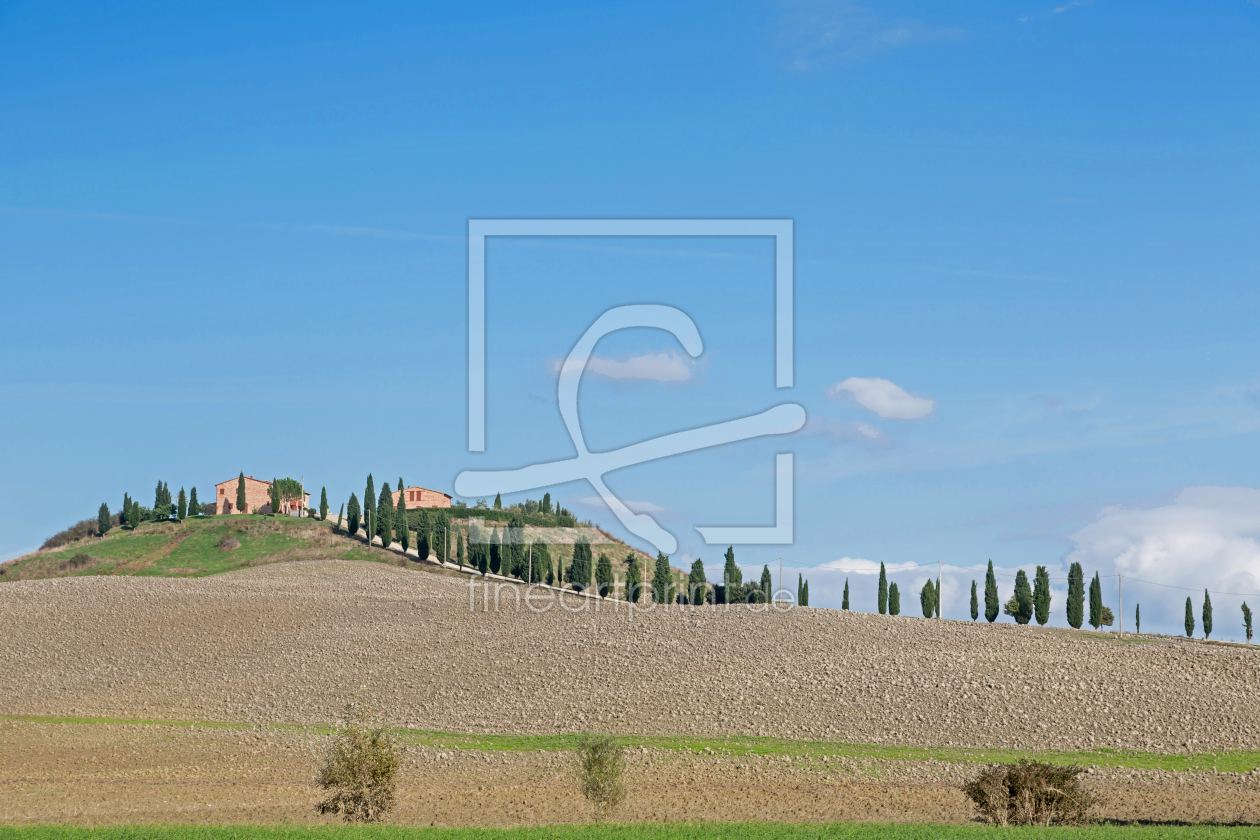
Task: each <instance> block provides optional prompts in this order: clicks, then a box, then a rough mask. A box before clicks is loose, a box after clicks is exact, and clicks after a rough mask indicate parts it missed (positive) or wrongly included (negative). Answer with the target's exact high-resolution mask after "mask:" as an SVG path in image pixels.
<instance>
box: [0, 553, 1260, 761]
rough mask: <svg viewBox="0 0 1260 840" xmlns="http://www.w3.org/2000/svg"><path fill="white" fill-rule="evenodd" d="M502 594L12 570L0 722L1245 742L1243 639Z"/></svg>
mask: <svg viewBox="0 0 1260 840" xmlns="http://www.w3.org/2000/svg"><path fill="white" fill-rule="evenodd" d="M519 592H521V588H520V587H518V586H515V585H510V584H503V585H502V592H501V594H500V604H499V609H498V610H497V611H495V610H494V608H493V606H494V605H493V594H492V595H491V596H490V603H489V606H490V609H489V610H485V605H486V601H485V600H483V593H482V592H481V591H480V590H479V589H478V590H475V591H470V589H469V585H468V583H467V581H465V580H464V579H462V578H460V577H458V576H454V575H449V576H448V575H446V574H443V573H440V572H435V571H423V572H422V571H416V570H410V569H403V568H396V567H391V566H385V565H380V564H371V563H358V562H346V561H308V562H297V563H283V564H277V565H271V566H264V567H260V568H254V569H246V570H242V571H238V572H232V573H228V574H224V575H217V576H213V577H208V578H199V579H185V580H176V579H145V578H137V577H82V578H63V579H55V580H46V581H18V582H14V583H10V584H6V585H4V586H3V587H0V616H3V625H4V641H3V645H2V646H0V713H3V714H32V715H57V716H73V715H79V716H100V717H120V718H127V719H136V718H145V719H165V720H223V721H253V722H259V723H263V722H267V723H272V722H293V723H317V722H328V721H332V720H335V719H337V717H338V715H339V713H340V710H341V708H342V706H343V704H344V703H345V702H346V701H347V699H348V698H349V696H350V695H351V693H352V692H353V691H354V689H355V688H356V686H357V685H359V684H360V683H366V684H367V685H368V686H369V687H370V690H371V692H372V693H373V694H374V695H375V696H376V697H377V698H379V700H380V708H381V709H382V713H383V714H384V715H385V717H386V719H387V721H388V722H390V723H393V724H397V725H400V726H408V727H414V728H420V729H431V730H445V731H457V732H507V733H550V732H574V731H580V730H596V731H608V732H614V733H641V734H684V735H712V736H721V735H728V734H747V735H769V736H776V737H783V738H810V739H822V740H834V741H843V742H850V743H870V744H900V745H954V746H969V747H996V748H1019V749H1037V750H1046V749H1055V750H1078V749H1090V748H1099V747H1109V748H1118V749H1134V750H1149V751H1161V752H1176V751H1183V750H1187V749H1189V750H1193V751H1195V752H1203V751H1208V750H1230V749H1233V750H1236V749H1258V748H1260V668H1258V667H1257V666H1258V665H1260V659H1257V657H1256V654H1255V652H1254V651H1252V650H1250V649H1246V648H1242V647H1240V646H1226V645H1219V646H1218V645H1204V644H1198V643H1191V642H1179V641H1176V640H1147V639H1142V640H1134V641H1131V642H1129V641H1126V642H1118V641H1116V640H1114V639H1104V638H1102V637H1100V636H1096V635H1092V634H1086V633H1078V632H1072V631H1063V630H1055V629H1044V628H1037V627H1020V626H1016V625H1011V624H998V625H973V624H969V623H965V622H953V621H930V620H925V619H920V618H908V617H891V616H878V615H868V614H862V613H852V612H839V611H834V610H822V609H811V608H795V609H791V610H788V611H785V612H776V611H772V610H770V609H768V608H766V609H762V610H760V611H758V608H756V607H748V606H732V607H729V608H728V607H697V608H695V609H692V608H687V607H671V608H668V609H656V610H655V611H635V612H634V614H633V617H631V616H630V614H629V613H628V612H627V610H626V607H625V605H624V604H622V605H620V606H618V607H616V608H614V607H613V605H611V604H602V605H599V607H600V608H599V610H598V611H595V610H596V604H595V602H593V601H591V600H589V599H577V598H566V599H565V601H564V604H565V606H567V607H568V609H564V608H562V607H561V606H560V605H558V604H556V603H552V606H551V608H550V610H549V611H547V612H545V613H536V612H531V611H529V610H527V609H525V608H524V606H522V607H521V608H520V610H519V611H517V609H516V606H515V603H516V602H515V594H514V593H519ZM551 597H554V596H551ZM483 610H484V611H483ZM569 610H574V611H572V612H571V611H569Z"/></svg>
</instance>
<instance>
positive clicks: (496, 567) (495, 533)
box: [489, 526, 503, 575]
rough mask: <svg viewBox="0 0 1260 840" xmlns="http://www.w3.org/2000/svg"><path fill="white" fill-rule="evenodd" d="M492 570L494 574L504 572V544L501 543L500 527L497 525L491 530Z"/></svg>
mask: <svg viewBox="0 0 1260 840" xmlns="http://www.w3.org/2000/svg"><path fill="white" fill-rule="evenodd" d="M489 549H490V571H491V572H492V573H493V574H496V575H499V574H503V546H502V545H501V544H500V543H499V528H498V526H495V527H494V528H492V529H491V530H490V545H489Z"/></svg>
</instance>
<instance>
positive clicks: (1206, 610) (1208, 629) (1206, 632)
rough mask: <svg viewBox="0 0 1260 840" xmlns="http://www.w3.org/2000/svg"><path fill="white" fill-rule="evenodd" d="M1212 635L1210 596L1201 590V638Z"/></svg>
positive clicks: (1207, 637)
mask: <svg viewBox="0 0 1260 840" xmlns="http://www.w3.org/2000/svg"><path fill="white" fill-rule="evenodd" d="M1211 637H1212V596H1211V595H1209V594H1208V591H1207V590H1206V589H1204V590H1203V638H1205V639H1209V638H1211Z"/></svg>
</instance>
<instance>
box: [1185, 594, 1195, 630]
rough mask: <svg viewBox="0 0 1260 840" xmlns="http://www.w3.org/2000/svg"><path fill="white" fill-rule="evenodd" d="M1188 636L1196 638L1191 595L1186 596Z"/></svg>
mask: <svg viewBox="0 0 1260 840" xmlns="http://www.w3.org/2000/svg"><path fill="white" fill-rule="evenodd" d="M1186 638H1187V639H1192V638H1194V606H1193V605H1192V604H1191V603H1190V596H1188V595H1187V596H1186Z"/></svg>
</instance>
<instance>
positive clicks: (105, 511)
mask: <svg viewBox="0 0 1260 840" xmlns="http://www.w3.org/2000/svg"><path fill="white" fill-rule="evenodd" d="M108 532H109V505H107V504H105V503H104V502H101V509H100V510H98V511H97V512H96V533H98V534H100V535H101V536H102V537H103V536H105V534H107V533H108ZM1246 608H1247V605H1246V604H1243V609H1246Z"/></svg>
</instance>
